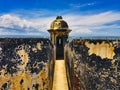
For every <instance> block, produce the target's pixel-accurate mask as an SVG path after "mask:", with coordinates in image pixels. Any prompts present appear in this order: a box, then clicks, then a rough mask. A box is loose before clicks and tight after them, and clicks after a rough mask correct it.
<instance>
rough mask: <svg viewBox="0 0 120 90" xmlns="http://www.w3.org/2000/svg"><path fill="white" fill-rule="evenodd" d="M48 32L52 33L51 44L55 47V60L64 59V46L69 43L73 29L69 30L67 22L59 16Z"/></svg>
mask: <svg viewBox="0 0 120 90" xmlns="http://www.w3.org/2000/svg"><path fill="white" fill-rule="evenodd" d="M48 32H49V33H50V38H51V42H52V44H53V45H54V47H55V50H54V56H55V59H63V58H64V46H65V45H66V44H67V43H68V36H69V33H70V32H71V29H69V26H68V24H67V22H66V21H64V20H63V19H62V16H57V17H56V19H55V20H54V21H53V22H52V23H51V26H50V29H49V30H48Z"/></svg>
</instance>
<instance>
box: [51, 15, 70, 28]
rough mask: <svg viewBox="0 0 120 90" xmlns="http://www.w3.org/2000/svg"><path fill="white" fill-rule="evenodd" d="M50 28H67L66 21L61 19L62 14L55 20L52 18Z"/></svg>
mask: <svg viewBox="0 0 120 90" xmlns="http://www.w3.org/2000/svg"><path fill="white" fill-rule="evenodd" d="M50 28H51V29H54V30H56V29H68V28H69V27H68V24H67V22H66V21H64V20H63V19H62V16H57V17H56V20H54V21H53V22H52V23H51V26H50Z"/></svg>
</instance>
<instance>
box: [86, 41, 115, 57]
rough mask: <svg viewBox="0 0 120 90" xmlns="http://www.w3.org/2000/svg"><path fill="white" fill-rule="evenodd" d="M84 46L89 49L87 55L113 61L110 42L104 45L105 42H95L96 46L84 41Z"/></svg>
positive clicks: (112, 48) (112, 47)
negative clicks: (94, 55)
mask: <svg viewBox="0 0 120 90" xmlns="http://www.w3.org/2000/svg"><path fill="white" fill-rule="evenodd" d="M85 45H86V46H87V47H88V48H89V51H88V52H89V55H92V54H96V55H97V56H100V57H101V58H108V59H113V56H114V55H115V53H114V46H113V44H112V43H111V42H110V43H106V42H105V41H102V43H99V42H97V43H96V44H94V43H89V42H88V41H86V42H85Z"/></svg>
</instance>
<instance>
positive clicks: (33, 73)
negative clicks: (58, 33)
mask: <svg viewBox="0 0 120 90" xmlns="http://www.w3.org/2000/svg"><path fill="white" fill-rule="evenodd" d="M53 57H54V56H53V46H52V44H51V42H50V41H49V40H48V39H42V38H31V39H30V38H24V39H23V38H21V39H17V38H11V39H10V38H1V39H0V90H51V88H52V82H53V70H54V60H53Z"/></svg>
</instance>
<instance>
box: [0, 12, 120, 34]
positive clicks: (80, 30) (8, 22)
mask: <svg viewBox="0 0 120 90" xmlns="http://www.w3.org/2000/svg"><path fill="white" fill-rule="evenodd" d="M36 14H39V13H36ZM55 18H56V17H54V15H53V16H52V15H51V16H46V17H42V16H40V17H36V18H24V15H23V16H22V17H20V16H17V15H13V14H4V15H1V16H0V35H4V34H32V33H33V34H35V35H36V34H42V33H44V32H45V33H47V30H48V29H49V28H50V24H51V22H52V21H53V20H55ZM63 19H64V20H65V21H67V23H68V25H69V27H70V29H72V32H71V35H79V34H86V35H88V34H93V33H94V34H95V33H96V34H97V33H100V32H99V31H100V30H102V29H106V30H108V29H112V30H114V29H120V25H119V23H115V22H116V21H119V20H120V12H112V11H109V12H103V13H99V14H93V15H81V14H76V15H74V14H71V13H68V14H63ZM109 23H111V24H110V25H106V24H109ZM47 34H48V33H47Z"/></svg>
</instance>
